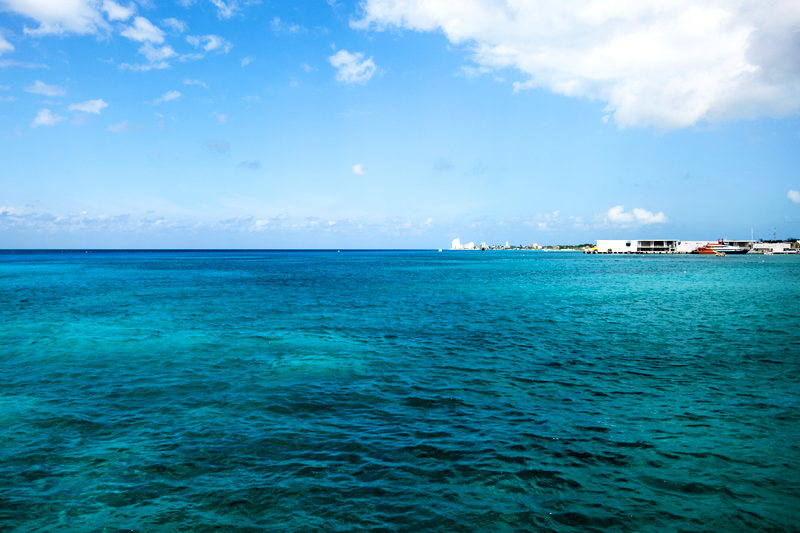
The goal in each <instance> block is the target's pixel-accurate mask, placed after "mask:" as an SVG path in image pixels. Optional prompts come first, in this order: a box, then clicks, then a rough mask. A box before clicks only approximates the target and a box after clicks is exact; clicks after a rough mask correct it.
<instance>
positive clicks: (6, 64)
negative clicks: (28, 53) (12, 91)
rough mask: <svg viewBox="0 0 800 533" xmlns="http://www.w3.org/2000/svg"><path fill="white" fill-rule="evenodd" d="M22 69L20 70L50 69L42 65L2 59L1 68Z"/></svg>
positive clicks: (0, 60) (0, 61)
mask: <svg viewBox="0 0 800 533" xmlns="http://www.w3.org/2000/svg"><path fill="white" fill-rule="evenodd" d="M7 67H20V68H50V67H48V66H47V65H43V64H41V63H29V62H27V61H16V60H14V59H0V68H7Z"/></svg>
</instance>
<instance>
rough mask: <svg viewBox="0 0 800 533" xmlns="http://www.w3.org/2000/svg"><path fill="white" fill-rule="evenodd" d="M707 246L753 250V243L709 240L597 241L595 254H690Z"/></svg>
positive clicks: (743, 251)
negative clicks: (716, 245) (715, 245)
mask: <svg viewBox="0 0 800 533" xmlns="http://www.w3.org/2000/svg"><path fill="white" fill-rule="evenodd" d="M709 244H724V245H726V246H732V247H735V248H737V249H739V251H740V253H746V252H749V251H750V250H751V249H753V244H754V241H729V240H728V239H721V240H717V239H711V240H706V241H679V240H676V239H661V240H655V239H653V240H634V239H630V240H621V239H614V240H608V239H607V240H598V241H597V252H595V253H601V254H690V253H692V252H694V251H695V250H697V249H698V248H702V247H704V246H708V245H709Z"/></svg>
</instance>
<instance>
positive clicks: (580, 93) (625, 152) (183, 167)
mask: <svg viewBox="0 0 800 533" xmlns="http://www.w3.org/2000/svg"><path fill="white" fill-rule="evenodd" d="M798 110H800V2H797V1H796V0H775V1H772V2H763V1H760V0H759V1H756V0H739V1H721V0H692V1H684V0H669V1H662V0H654V1H651V2H640V1H631V0H567V1H555V0H537V1H533V0H507V1H503V0H460V1H459V2H452V1H450V0H363V1H360V2H346V1H334V0H327V1H326V0H298V1H295V2H280V3H279V2H269V1H267V0H263V1H259V0H163V1H158V0H136V1H132V0H127V1H112V0H0V248H449V246H450V242H451V240H452V239H454V238H460V239H461V241H462V242H469V241H474V242H476V243H480V242H486V243H488V244H497V243H505V242H506V241H509V242H510V243H511V244H531V243H538V244H540V245H544V244H551V245H552V244H577V243H593V242H595V241H596V240H597V239H608V238H612V239H613V238H626V239H648V238H668V239H684V240H695V239H697V240H701V239H717V238H728V239H747V238H750V236H751V231H752V235H753V236H754V237H755V238H756V239H759V238H761V239H771V238H773V235H775V234H777V237H778V238H791V237H797V238H800V117H798Z"/></svg>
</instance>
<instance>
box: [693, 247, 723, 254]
mask: <svg viewBox="0 0 800 533" xmlns="http://www.w3.org/2000/svg"><path fill="white" fill-rule="evenodd" d="M692 253H693V254H702V255H717V252H716V251H715V250H712V249H711V248H709V247H708V246H703V247H701V248H698V249H697V250H695V251H694V252H692Z"/></svg>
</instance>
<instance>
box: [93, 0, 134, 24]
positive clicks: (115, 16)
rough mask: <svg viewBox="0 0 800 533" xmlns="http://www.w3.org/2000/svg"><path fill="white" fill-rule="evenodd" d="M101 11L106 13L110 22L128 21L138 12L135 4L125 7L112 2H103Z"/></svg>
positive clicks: (109, 0)
mask: <svg viewBox="0 0 800 533" xmlns="http://www.w3.org/2000/svg"><path fill="white" fill-rule="evenodd" d="M101 9H102V10H103V11H105V12H106V15H107V16H108V20H128V19H129V18H131V16H132V15H133V14H134V13H135V12H136V8H135V7H134V6H133V4H131V5H129V6H128V7H123V6H121V5H119V4H118V3H116V2H113V1H112V0H103V7H102V8H101Z"/></svg>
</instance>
